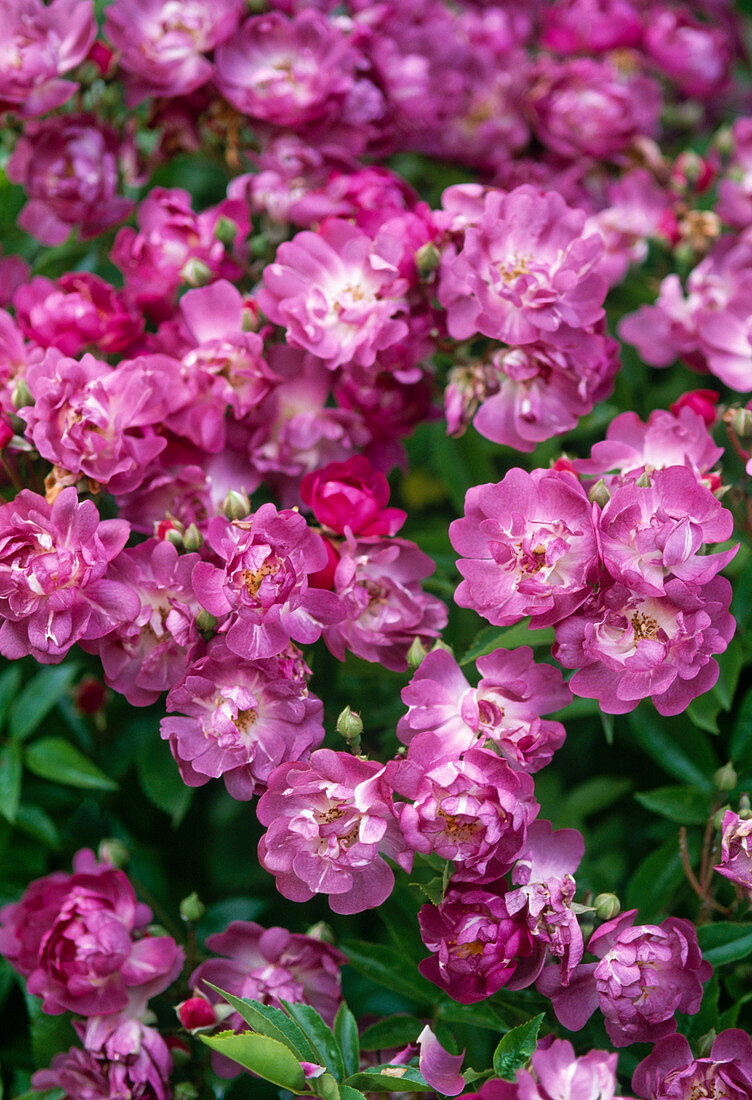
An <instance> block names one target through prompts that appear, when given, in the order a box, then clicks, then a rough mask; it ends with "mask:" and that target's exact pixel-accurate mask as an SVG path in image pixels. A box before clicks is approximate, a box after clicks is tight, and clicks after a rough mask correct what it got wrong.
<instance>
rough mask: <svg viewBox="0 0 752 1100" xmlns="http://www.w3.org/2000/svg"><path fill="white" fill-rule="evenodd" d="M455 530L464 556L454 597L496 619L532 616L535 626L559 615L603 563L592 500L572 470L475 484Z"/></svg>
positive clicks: (498, 622)
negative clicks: (596, 537) (596, 539)
mask: <svg viewBox="0 0 752 1100" xmlns="http://www.w3.org/2000/svg"><path fill="white" fill-rule="evenodd" d="M449 536H450V539H451V541H452V546H453V547H454V549H455V550H456V551H457V552H458V553H459V554H461V555H462V557H461V558H460V560H459V561H458V563H457V568H458V569H459V571H460V573H461V574H462V576H463V577H464V580H463V581H462V583H461V584H460V585H459V587H458V589H457V592H456V593H455V600H456V601H457V603H458V604H459V605H460V607H472V608H474V609H475V610H476V611H477V612H478V613H479V614H480V615H483V617H484V618H486V619H488V621H489V622H491V623H493V624H494V625H495V626H509V625H510V624H512V623H516V622H519V620H520V619H522V618H523V617H524V616H525V615H532V616H533V619H534V622H535V623H536V625H546V624H548V623H554V622H558V621H559V620H561V619H563V618H564V617H565V616H567V615H570V614H572V612H573V611H575V610H576V609H577V608H578V607H579V606H580V604H581V603H583V601H584V600H585V599H586V597H587V595H588V593H589V592H590V581H591V580H592V578H593V575H594V572H595V570H596V568H597V551H596V544H595V531H594V528H593V518H592V506H591V505H590V503H589V502H588V499H587V497H586V495H585V493H584V491H583V489H582V487H581V486H580V485H579V483H578V482H577V481H576V479H575V478H574V477H572V475H571V474H568V473H560V472H558V471H555V470H534V471H533V473H532V474H528V473H526V472H525V471H524V470H520V469H517V468H515V469H512V470H510V471H509V473H507V474H506V476H505V477H504V479H503V480H502V481H500V482H499V483H498V484H497V485H491V484H489V485H478V486H475V487H474V488H472V489H469V490H468V493H467V496H466V498H465V517H464V518H463V519H458V520H455V521H454V522H453V523H452V524H451V526H450V528H449Z"/></svg>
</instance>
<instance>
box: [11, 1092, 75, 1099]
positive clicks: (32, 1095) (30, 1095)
mask: <svg viewBox="0 0 752 1100" xmlns="http://www.w3.org/2000/svg"><path fill="white" fill-rule="evenodd" d="M64 1096H65V1089H29V1090H28V1092H22V1093H21V1094H20V1095H19V1096H16V1098H15V1100H63V1098H64Z"/></svg>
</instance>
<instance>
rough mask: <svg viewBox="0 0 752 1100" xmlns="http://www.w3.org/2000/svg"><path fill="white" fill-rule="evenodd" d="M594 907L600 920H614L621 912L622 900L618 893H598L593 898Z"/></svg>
mask: <svg viewBox="0 0 752 1100" xmlns="http://www.w3.org/2000/svg"><path fill="white" fill-rule="evenodd" d="M593 909H594V910H595V915H596V917H597V918H598V920H613V919H614V917H618V916H619V913H620V912H621V902H620V901H619V899H618V898H617V896H616V894H598V896H597V897H596V898H595V899H594V900H593Z"/></svg>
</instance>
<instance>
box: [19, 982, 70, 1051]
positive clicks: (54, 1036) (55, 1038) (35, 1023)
mask: <svg viewBox="0 0 752 1100" xmlns="http://www.w3.org/2000/svg"><path fill="white" fill-rule="evenodd" d="M24 996H25V1000H26V1011H27V1012H28V1014H29V1024H30V1025H31V1050H32V1054H33V1055H34V1061H35V1063H36V1064H37V1065H38V1066H48V1065H49V1064H50V1062H51V1061H52V1059H53V1058H54V1057H55V1055H56V1054H59V1053H60V1051H61V1050H67V1049H68V1047H70V1046H72V1045H73V1044H74V1042H75V1040H76V1036H75V1032H74V1031H73V1028H72V1026H71V1021H70V1017H69V1016H68V1015H67V1014H65V1015H62V1016H50V1015H48V1013H46V1012H43V1011H42V1002H41V1001H40V1000H39V998H38V997H34V996H32V994H31V993H26V994H25V995H24Z"/></svg>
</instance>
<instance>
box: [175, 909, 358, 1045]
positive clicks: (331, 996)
mask: <svg viewBox="0 0 752 1100" xmlns="http://www.w3.org/2000/svg"><path fill="white" fill-rule="evenodd" d="M206 946H207V947H208V948H209V950H210V951H213V952H215V953H216V954H217V955H220V956H221V958H210V959H207V960H206V961H205V962H202V963H201V965H200V966H199V967H198V968H197V969H196V970H194V971H193V973H192V974H191V977H190V985H191V988H192V989H197V990H199V991H200V992H202V993H204V994H205V995H206V996H207V997H208V998H209V1000H210V1001H211V1003H212V1004H216V1003H221V1001H220V998H219V994H217V993H215V992H214V990H213V989H210V988H208V986H207V985H206V983H207V982H210V983H211V984H212V985H216V986H219V988H220V989H224V990H225V991H226V992H227V993H234V994H235V996H236V997H247V998H250V999H251V1000H254V1001H261V1002H262V1003H263V1004H272V1005H273V1004H277V1005H278V1004H279V998H280V997H281V998H283V999H284V1000H285V1001H289V1002H290V1003H291V1004H300V1003H303V1004H309V1005H311V1006H312V1007H313V1008H315V1009H316V1011H317V1012H318V1013H319V1014H320V1015H321V1016H323V1018H324V1020H326V1022H327V1023H328V1024H330V1025H331V1024H332V1023H333V1022H334V1017H335V1015H336V1013H337V1009H338V1008H339V1006H340V1004H341V1002H342V988H341V987H342V978H341V975H340V970H341V968H342V966H344V964H345V962H346V961H347V960H346V958H345V956H344V955H343V954H342V952H341V951H338V950H337V948H336V947H331V946H330V945H329V944H328V943H323V942H322V941H321V940H319V939H316V938H314V937H313V936H304V935H301V934H300V933H296V932H288V931H287V929H286V928H262V927H261V925H260V924H256V923H255V922H254V921H241V920H235V921H232V923H231V924H229V925H228V926H227V929H226V930H225V931H224V932H219V933H215V934H214V935H213V936H209V937H208V938H207V941H206ZM228 1023H229V1024H230V1025H231V1026H233V1027H236V1028H244V1027H245V1026H246V1025H245V1024H244V1023H243V1021H242V1019H241V1018H240V1016H239V1015H237V1014H233V1016H231V1017H230V1019H229V1021H228Z"/></svg>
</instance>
